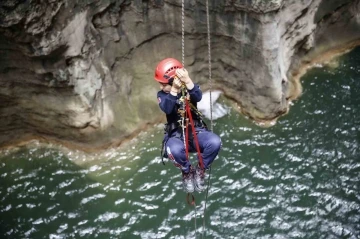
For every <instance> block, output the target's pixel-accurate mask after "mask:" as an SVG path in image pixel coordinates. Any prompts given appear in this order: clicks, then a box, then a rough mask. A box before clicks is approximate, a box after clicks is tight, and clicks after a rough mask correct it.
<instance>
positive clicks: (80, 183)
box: [0, 48, 360, 239]
mask: <svg viewBox="0 0 360 239" xmlns="http://www.w3.org/2000/svg"><path fill="white" fill-rule="evenodd" d="M359 62H360V49H359V48H358V49H357V50H355V51H353V52H351V53H350V54H348V55H346V56H343V57H341V58H340V60H339V67H338V68H336V69H330V68H326V67H324V68H315V69H313V70H311V71H310V72H309V73H308V74H307V75H306V76H304V77H303V78H302V82H303V87H304V94H303V96H302V97H301V98H300V99H299V100H298V101H296V102H294V105H293V106H292V107H291V110H290V113H289V114H288V115H287V116H285V117H282V118H281V119H280V120H279V121H278V123H277V124H276V125H275V126H273V127H271V128H267V129H264V128H260V127H258V126H256V125H254V124H252V123H251V122H249V121H248V120H246V119H244V117H243V116H241V115H239V114H237V113H235V112H234V111H231V112H230V113H229V114H227V115H226V116H224V117H223V118H220V119H218V120H216V121H215V125H214V131H215V132H216V133H218V134H219V135H220V136H221V138H222V141H223V148H222V151H221V153H220V155H219V157H218V158H217V159H216V161H215V162H214V164H213V169H212V172H211V187H210V190H209V196H208V200H207V209H206V211H205V229H206V233H205V234H203V231H202V229H203V214H204V205H205V204H204V202H205V200H204V199H205V196H204V195H205V194H195V198H196V207H193V206H189V205H187V204H186V201H185V193H183V192H182V191H181V184H180V173H179V171H178V169H176V168H175V167H174V166H173V165H172V164H171V163H169V162H166V165H165V166H163V165H162V164H161V160H160V158H159V145H160V142H161V138H162V136H163V134H162V128H161V126H156V127H154V129H153V130H151V131H149V132H146V133H144V134H143V135H141V136H140V137H139V138H138V139H137V140H134V142H132V143H131V144H129V145H128V146H127V148H126V149H121V150H109V151H108V152H104V153H102V154H98V155H82V154H81V153H79V152H74V151H63V150H59V149H55V148H51V147H50V148H49V147H44V146H40V145H38V146H36V145H35V146H34V145H31V146H27V147H22V148H19V149H18V150H16V151H3V152H2V154H1V156H0V200H1V204H0V238H36V239H38V238H50V239H55V238H104V239H105V238H106V239H108V238H125V239H128V238H130V239H131V238H195V237H196V238H226V239H227V238H246V239H248V238H254V239H255V238H256V239H260V238H261V239H265V238H279V239H280V238H284V239H285V238H304V239H312V238H313V239H321V238H324V239H329V238H330V239H331V238H350V239H355V238H360V192H359V186H360V183H359V181H360V152H359V143H360V119H359V117H358V112H359V110H360V97H359V93H360V80H359V78H360V66H359ZM221 101H222V103H223V104H226V100H224V99H222V100H221ZM195 217H196V220H194V218H195ZM195 230H196V232H195Z"/></svg>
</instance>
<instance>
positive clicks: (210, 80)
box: [201, 0, 214, 238]
mask: <svg viewBox="0 0 360 239" xmlns="http://www.w3.org/2000/svg"><path fill="white" fill-rule="evenodd" d="M206 26H207V38H208V60H209V92H210V129H211V132H213V130H214V127H213V115H212V112H213V107H212V95H211V90H212V79H211V41H210V17H209V1H208V0H206ZM210 179H211V167H210V169H209V179H208V185H207V187H206V196H205V205H204V213H203V230H202V235H201V238H205V235H206V234H205V212H206V206H207V199H208V195H209V189H210Z"/></svg>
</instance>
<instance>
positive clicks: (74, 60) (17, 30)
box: [0, 0, 360, 148]
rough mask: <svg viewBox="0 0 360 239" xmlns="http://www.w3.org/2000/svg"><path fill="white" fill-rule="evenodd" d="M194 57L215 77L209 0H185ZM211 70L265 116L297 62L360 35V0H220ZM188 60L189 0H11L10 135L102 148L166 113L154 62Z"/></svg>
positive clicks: (5, 66) (4, 74)
mask: <svg viewBox="0 0 360 239" xmlns="http://www.w3.org/2000/svg"><path fill="white" fill-rule="evenodd" d="M185 2H186V3H185V8H186V9H185V66H186V68H187V69H188V70H189V71H190V74H191V77H192V79H193V80H194V81H196V82H199V83H200V84H202V85H203V86H204V88H206V84H207V79H208V65H207V62H208V59H207V56H208V54H207V27H206V12H205V1H200V0H189V1H185ZM209 3H210V24H211V30H210V31H211V46H212V78H213V81H214V88H218V89H223V90H224V92H225V94H226V95H227V96H228V97H231V98H232V99H234V100H236V101H237V102H239V104H240V105H241V108H242V111H243V112H244V113H245V114H247V115H249V116H250V117H252V118H254V119H260V120H269V119H274V118H276V117H278V116H280V115H281V114H283V113H285V112H286V111H287V109H288V100H291V99H293V98H295V97H296V96H297V95H298V94H299V92H301V89H300V88H301V86H300V85H299V84H298V83H297V81H296V77H294V75H296V74H297V73H298V72H297V71H298V69H299V68H300V67H301V66H302V65H303V64H304V63H308V62H311V61H312V60H313V59H314V58H316V57H317V56H319V55H321V54H323V53H325V52H327V51H329V50H332V49H336V48H339V47H342V46H349V45H350V44H353V45H355V44H356V43H357V42H358V41H359V39H360V31H359V29H360V28H359V26H360V14H359V12H360V0H301V1H300V0H286V1H285V0H284V1H283V0H272V1H259V0H251V1H248V0H246V1H245V0H231V1H230V0H226V1H215V0H213V1H209ZM165 57H175V58H178V59H179V60H181V1H175V0H142V1H141V0H133V1H130V0H117V1H115V0H108V1H98V0H87V1H86V0H77V1H66V0H57V1H54V0H37V1H23V0H2V1H1V2H0V117H1V122H0V132H1V135H0V145H1V146H4V145H6V144H11V143H14V142H16V141H20V140H23V139H26V138H28V137H33V136H36V137H44V138H48V139H49V138H51V139H59V140H64V141H68V142H69V141H70V142H72V143H74V144H77V145H78V146H84V147H88V148H96V147H101V146H104V145H109V144H111V143H115V142H119V141H121V140H123V139H125V138H126V137H128V136H129V135H131V134H132V133H134V132H136V131H137V130H139V129H141V128H143V127H144V126H145V125H146V124H147V123H151V122H155V121H157V120H159V119H160V118H161V117H163V116H162V113H161V112H160V110H159V109H158V106H157V102H156V92H157V91H158V86H157V84H156V83H155V81H154V80H153V72H154V68H155V66H156V64H157V62H159V61H160V60H162V59H163V58H165Z"/></svg>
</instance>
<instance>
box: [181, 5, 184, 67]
mask: <svg viewBox="0 0 360 239" xmlns="http://www.w3.org/2000/svg"><path fill="white" fill-rule="evenodd" d="M184 19H185V3H184V0H182V2H181V53H182V61H181V62H182V65H183V67H184V66H185V30H184V29H185V26H184V25H185V23H184V22H185V20H184Z"/></svg>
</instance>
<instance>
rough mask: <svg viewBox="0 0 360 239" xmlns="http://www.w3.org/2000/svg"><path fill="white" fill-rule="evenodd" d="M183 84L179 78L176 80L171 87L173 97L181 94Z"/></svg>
mask: <svg viewBox="0 0 360 239" xmlns="http://www.w3.org/2000/svg"><path fill="white" fill-rule="evenodd" d="M181 85H182V82H181V81H180V80H179V78H176V77H175V79H174V81H173V83H172V86H171V91H170V92H171V93H172V95H177V94H178V93H179V92H180V88H181Z"/></svg>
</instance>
